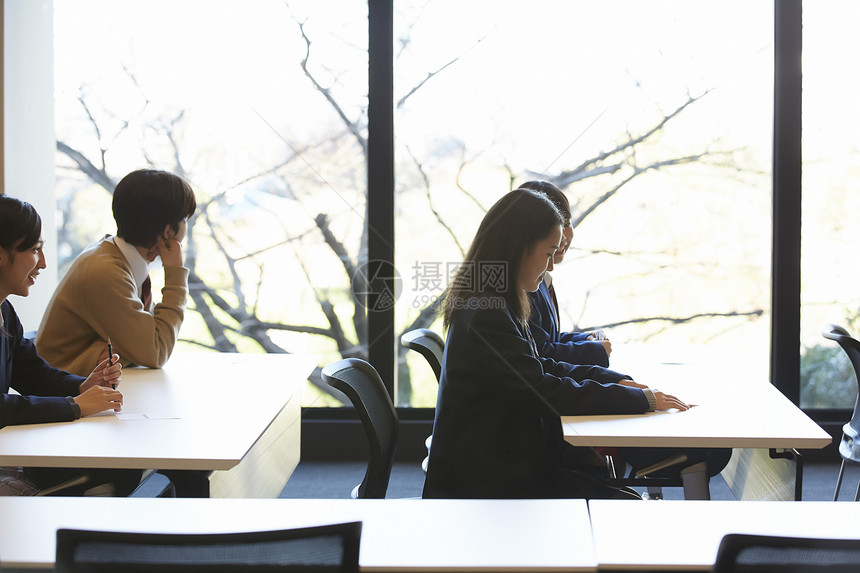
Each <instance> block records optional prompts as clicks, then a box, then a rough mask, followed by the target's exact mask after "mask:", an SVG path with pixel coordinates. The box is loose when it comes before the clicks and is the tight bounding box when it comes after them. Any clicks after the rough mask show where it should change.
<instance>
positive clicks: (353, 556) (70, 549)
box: [56, 522, 361, 573]
mask: <svg viewBox="0 0 860 573" xmlns="http://www.w3.org/2000/svg"><path fill="white" fill-rule="evenodd" d="M360 541H361V522H351V523H338V524H333V525H322V526H316V527H305V528H298V529H285V530H279V531H258V532H246V533H245V532H243V533H217V534H181V533H176V534H162V533H123V532H114V531H86V530H80V529H59V530H58V531H57V556H56V571H60V572H66V573H71V572H75V573H79V572H84V571H87V572H93V573H98V572H108V571H122V572H123V573H125V572H131V573H134V572H138V571H158V572H159V573H165V572H166V573H173V572H179V571H183V572H194V573H196V572H201V573H202V572H204V571H206V572H214V573H222V572H226V571H247V570H252V571H281V572H286V573H289V572H291V571H292V572H297V571H303V572H305V571H315V572H316V571H318V572H321V573H322V572H331V573H335V572H357V571H358V553H359V545H360Z"/></svg>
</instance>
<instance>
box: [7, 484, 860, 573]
mask: <svg viewBox="0 0 860 573" xmlns="http://www.w3.org/2000/svg"><path fill="white" fill-rule="evenodd" d="M0 516H2V519H0V566H2V567H3V568H4V570H5V569H8V568H13V569H16V568H22V569H23V568H26V569H51V568H52V567H53V564H54V554H55V535H56V530H57V529H58V528H77V529H94V530H112V531H131V532H168V533H216V532H240V531H265V530H276V529H288V528H296V527H306V526H312V525H322V524H327V523H342V522H349V521H361V522H362V524H363V526H362V535H361V550H360V557H359V563H360V567H361V570H362V571H368V572H370V571H427V572H442V571H530V572H543V571H547V572H548V571H598V570H600V571H603V570H606V571H612V570H617V571H623V570H642V569H650V570H675V571H679V570H680V571H707V570H708V569H709V568H710V567H711V566H712V565H713V562H714V558H715V556H716V552H717V547H718V546H719V543H720V540H721V539H722V537H723V536H724V535H725V534H727V533H755V534H770V535H786V536H798V537H835V538H855V539H857V538H860V513H858V512H857V508H856V506H854V505H853V504H851V503H846V502H837V503H833V502H741V501H710V502H700V501H620V500H619V501H615V500H600V501H597V500H595V501H591V502H586V501H584V500H420V499H388V500H351V499H267V500H264V499H210V500H206V499H178V498H164V499H130V498H89V499H86V498H74V497H53V498H52V497H10V498H0Z"/></svg>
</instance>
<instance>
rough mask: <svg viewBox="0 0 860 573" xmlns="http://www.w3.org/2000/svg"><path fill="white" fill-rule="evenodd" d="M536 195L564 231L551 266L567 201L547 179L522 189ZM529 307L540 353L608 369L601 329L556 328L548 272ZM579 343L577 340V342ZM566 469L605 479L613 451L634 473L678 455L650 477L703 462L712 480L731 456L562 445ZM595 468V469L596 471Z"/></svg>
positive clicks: (673, 474) (567, 238) (566, 238)
mask: <svg viewBox="0 0 860 573" xmlns="http://www.w3.org/2000/svg"><path fill="white" fill-rule="evenodd" d="M520 189H526V190H530V191H534V192H536V193H540V194H542V195H544V196H545V197H546V198H547V199H549V200H550V201H552V203H553V204H554V205H555V206H556V208H557V209H558V210H559V212H560V213H561V214H562V216H563V217H564V220H565V222H564V229H563V230H562V241H561V245H560V246H559V249H558V250H557V251H556V252H555V256H554V257H553V260H552V265H551V268H550V270H552V266H554V265H556V264H558V263H560V262H562V261H563V260H564V255H565V253H566V251H567V249H568V248H569V247H570V244H571V240H572V239H573V229H572V228H571V226H570V202H569V201H568V199H567V196H566V195H565V194H564V193H563V192H562V191H561V190H560V189H559V188H558V187H556V186H555V185H553V184H552V183H549V182H547V181H528V182H526V183H523V184H522V185H521V186H520ZM529 301H530V303H531V315H530V316H529V330H530V332H531V334H532V336H533V337H534V339H535V343H536V345H537V349H538V354H539V355H540V356H543V357H546V358H552V359H554V360H559V361H562V362H570V363H571V364H583V365H588V364H597V365H599V366H609V354H610V353H611V352H612V345H611V344H610V343H609V340H608V339H607V338H606V337H605V335H604V334H603V332H602V331H597V332H596V333H592V334H590V335H587V336H586V335H585V333H560V332H559V327H558V324H559V322H558V304H557V303H556V300H555V294H554V290H553V286H552V277H551V276H550V274H549V272H547V273H545V275H544V279H543V281H542V282H541V284H540V287H538V290H537V291H535V292H531V293H529ZM577 340H578V341H579V342H577ZM564 445H565V447H564V448H563V451H564V465H565V466H566V467H570V468H575V469H577V470H580V471H586V472H591V473H595V472H596V474H597V475H601V476H603V475H607V472H606V464H605V461H604V456H603V455H599V454H601V453H606V452H607V451H609V452H613V451H614V452H615V453H617V454H619V455H620V457H621V459H622V460H624V461H625V462H626V463H628V464H630V466H631V468H633V471H636V470H638V469H641V468H644V467H648V466H651V465H653V464H655V463H657V462H660V461H663V460H665V459H668V458H670V457H672V456H674V455H676V454H679V453H683V454H685V455H686V456H687V461H686V462H684V463H683V465H673V466H669V467H666V468H663V469H662V470H659V471H657V472H654V473H652V474H650V477H664V478H665V477H669V478H679V472H680V471H681V470H682V469H684V468H685V467H689V466H691V465H694V464H696V463H698V462H705V463H706V464H707V473H708V477H713V476H715V475H716V474H717V473H719V472H720V471H722V469H723V468H724V467H725V466H726V464H728V462H729V459H730V458H731V454H732V450H731V449H715V448H695V449H692V450H679V449H673V448H617V449H615V448H609V449H605V448H599V449H598V451H597V452H595V451H593V450H592V449H591V448H577V447H573V446H571V445H570V444H568V443H565V444H564ZM595 468H597V470H595Z"/></svg>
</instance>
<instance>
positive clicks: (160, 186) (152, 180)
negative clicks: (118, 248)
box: [112, 169, 197, 247]
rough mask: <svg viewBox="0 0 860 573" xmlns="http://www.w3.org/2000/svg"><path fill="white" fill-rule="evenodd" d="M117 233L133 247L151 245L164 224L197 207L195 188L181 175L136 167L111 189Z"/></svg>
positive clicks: (186, 215)
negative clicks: (136, 168)
mask: <svg viewBox="0 0 860 573" xmlns="http://www.w3.org/2000/svg"><path fill="white" fill-rule="evenodd" d="M112 207H113V218H114V221H116V234H117V236H118V237H120V238H121V239H124V240H125V241H128V242H129V243H130V244H132V245H134V246H136V247H151V246H152V245H153V244H154V243H155V241H156V240H157V239H158V236H159V235H160V234H161V233H162V232H163V231H164V227H165V226H166V225H170V227H171V228H172V229H173V230H174V231H177V230H178V229H179V223H180V222H181V221H183V220H185V219H187V218H189V217H190V216H191V215H193V214H194V211H195V210H197V200H196V199H195V198H194V190H193V189H192V188H191V185H190V184H189V183H188V182H187V181H186V180H185V179H183V178H182V177H179V176H178V175H174V174H173V173H168V172H167V171H159V170H157V169H139V170H137V171H132V172H131V173H129V174H128V175H126V176H125V177H123V178H122V181H120V182H119V183H118V184H117V186H116V189H114V192H113V204H112Z"/></svg>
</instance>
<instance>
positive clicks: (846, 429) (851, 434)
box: [821, 324, 860, 501]
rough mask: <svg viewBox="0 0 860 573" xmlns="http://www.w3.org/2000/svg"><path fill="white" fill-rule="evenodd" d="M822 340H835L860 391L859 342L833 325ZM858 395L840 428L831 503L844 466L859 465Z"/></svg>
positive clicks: (857, 496)
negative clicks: (835, 476) (837, 474)
mask: <svg viewBox="0 0 860 573" xmlns="http://www.w3.org/2000/svg"><path fill="white" fill-rule="evenodd" d="M821 334H822V335H823V336H824V338H828V339H830V340H835V341H836V342H838V343H839V346H841V347H842V350H844V351H845V354H847V355H848V359H849V360H850V361H851V365H852V366H853V367H854V376H855V378H857V382H858V390H860V342H858V341H857V339H856V338H854V337H852V336H851V335H850V334H848V331H847V330H845V329H844V328H842V327H841V326H837V325H835V324H829V325H827V328H825V329H824V331H822V333H821ZM858 437H860V394H858V398H857V400H855V401H854V414H853V415H852V416H851V420H849V421H848V423H847V424H845V425H844V426H842V442H840V443H839V455H840V456H842V465H841V466H840V467H839V477H838V478H836V491H835V492H834V493H833V501H836V499H837V498H838V497H839V489H840V488H841V487H842V477H843V475H844V474H845V465H846V464H848V463H852V464H858V463H860V439H858ZM858 500H860V483H858V484H857V493H855V494H854V501H858Z"/></svg>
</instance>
